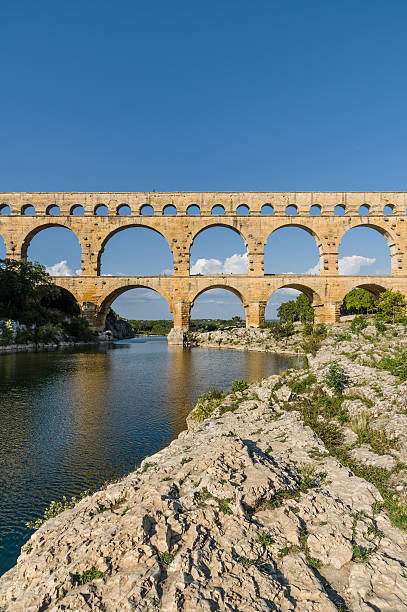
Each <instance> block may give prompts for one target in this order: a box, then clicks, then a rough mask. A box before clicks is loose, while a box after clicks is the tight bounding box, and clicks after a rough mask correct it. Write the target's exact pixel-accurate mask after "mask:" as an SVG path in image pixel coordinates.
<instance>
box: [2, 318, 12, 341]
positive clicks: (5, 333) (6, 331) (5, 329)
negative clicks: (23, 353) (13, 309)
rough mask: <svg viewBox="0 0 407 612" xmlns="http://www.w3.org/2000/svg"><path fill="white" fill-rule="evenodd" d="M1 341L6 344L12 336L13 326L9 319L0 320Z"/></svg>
mask: <svg viewBox="0 0 407 612" xmlns="http://www.w3.org/2000/svg"><path fill="white" fill-rule="evenodd" d="M0 330H1V343H2V344H8V343H9V342H10V340H11V339H12V338H13V327H12V324H11V321H10V320H8V321H0Z"/></svg>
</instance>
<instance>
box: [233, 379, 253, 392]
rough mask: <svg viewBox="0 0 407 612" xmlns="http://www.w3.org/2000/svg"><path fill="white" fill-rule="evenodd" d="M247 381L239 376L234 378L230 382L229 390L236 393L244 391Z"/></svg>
mask: <svg viewBox="0 0 407 612" xmlns="http://www.w3.org/2000/svg"><path fill="white" fill-rule="evenodd" d="M248 386H249V383H248V382H247V380H244V379H243V378H239V379H238V380H234V381H233V383H232V386H231V387H230V392H231V393H238V392H239V391H240V392H243V391H246V389H247V388H248Z"/></svg>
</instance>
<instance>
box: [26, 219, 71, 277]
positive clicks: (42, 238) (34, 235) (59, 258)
mask: <svg viewBox="0 0 407 612" xmlns="http://www.w3.org/2000/svg"><path fill="white" fill-rule="evenodd" d="M21 256H22V258H24V259H29V260H30V261H36V262H38V263H40V264H42V265H44V266H46V268H47V271H48V272H49V273H50V274H51V275H54V276H73V275H77V274H80V271H81V260H82V248H81V244H80V241H79V238H78V235H77V234H76V233H75V232H74V231H73V230H72V229H71V228H70V227H68V226H66V225H64V224H63V223H55V222H50V223H42V224H41V225H39V226H36V227H34V228H33V229H32V230H31V231H30V232H29V233H28V234H27V235H26V236H25V238H24V242H23V244H22V249H21Z"/></svg>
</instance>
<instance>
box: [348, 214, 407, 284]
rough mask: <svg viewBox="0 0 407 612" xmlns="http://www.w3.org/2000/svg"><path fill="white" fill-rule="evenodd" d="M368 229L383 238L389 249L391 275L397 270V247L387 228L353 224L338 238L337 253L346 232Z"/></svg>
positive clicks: (376, 225)
mask: <svg viewBox="0 0 407 612" xmlns="http://www.w3.org/2000/svg"><path fill="white" fill-rule="evenodd" d="M360 227H362V228H368V229H371V230H375V231H376V232H378V233H379V234H381V235H382V236H384V238H385V239H386V242H387V246H388V248H389V253H390V261H391V272H392V273H393V272H394V271H395V270H397V267H398V262H397V245H396V240H395V237H394V236H393V235H392V234H391V233H390V232H389V230H388V229H387V228H384V227H382V226H380V225H378V224H377V223H355V224H352V226H351V227H349V228H348V229H347V230H346V231H345V232H344V233H343V234H342V236H341V237H340V240H339V241H338V252H339V249H340V247H341V244H342V241H343V238H344V236H346V234H347V233H348V232H350V231H351V230H353V229H356V228H360Z"/></svg>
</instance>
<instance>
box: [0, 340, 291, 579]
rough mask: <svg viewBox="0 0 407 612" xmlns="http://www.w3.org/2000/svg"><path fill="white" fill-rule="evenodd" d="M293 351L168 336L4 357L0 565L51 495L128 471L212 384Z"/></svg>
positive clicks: (261, 372)
mask: <svg viewBox="0 0 407 612" xmlns="http://www.w3.org/2000/svg"><path fill="white" fill-rule="evenodd" d="M297 362H298V359H297V358H295V357H281V356H275V355H267V354H265V353H247V352H234V351H222V350H215V351H211V350H205V349H191V350H182V349H179V348H178V347H168V346H167V342H166V339H165V338H158V339H157V338H154V339H148V340H144V339H143V340H142V341H140V340H133V341H124V342H122V343H119V344H118V345H116V347H115V348H111V349H107V348H103V347H102V348H87V349H82V350H79V351H65V352H52V353H37V354H33V353H27V354H24V353H21V354H15V355H2V356H0V546H2V548H0V573H2V572H3V571H5V570H6V569H8V568H9V567H10V566H11V565H13V564H14V562H15V559H16V557H17V555H18V552H19V548H20V547H21V545H22V544H23V543H24V541H25V539H26V538H27V537H28V535H29V532H28V530H27V529H26V527H25V526H24V525H25V522H26V521H27V520H30V519H32V518H35V517H37V516H39V515H40V514H41V513H42V511H43V510H44V508H45V507H46V506H47V505H48V503H49V502H50V501H51V500H52V499H59V498H60V497H61V496H62V495H74V494H76V493H78V492H80V491H82V490H84V489H86V488H88V487H97V486H99V485H101V484H102V483H103V482H104V481H105V480H107V479H110V478H112V477H114V476H117V475H123V474H126V473H128V472H129V471H131V470H132V469H134V467H135V465H136V464H137V463H139V462H140V461H141V460H142V459H143V458H144V457H145V456H146V455H149V454H152V453H154V452H156V451H157V450H159V449H160V448H162V447H163V446H165V445H166V444H167V443H168V442H169V441H170V440H171V439H173V438H174V437H175V436H176V435H177V434H178V433H179V432H180V431H181V430H182V429H183V428H184V426H185V417H186V415H187V414H188V412H189V410H190V408H191V407H192V406H193V405H194V403H195V402H196V400H197V398H198V397H199V395H201V394H202V393H203V392H205V391H206V390H207V389H208V388H209V387H218V388H221V389H227V388H229V387H230V385H231V383H232V381H233V380H234V379H236V378H246V379H248V380H256V379H258V378H262V377H264V376H268V375H270V374H272V373H274V372H276V371H277V370H280V369H283V368H287V367H291V366H292V365H294V364H295V363H297Z"/></svg>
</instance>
